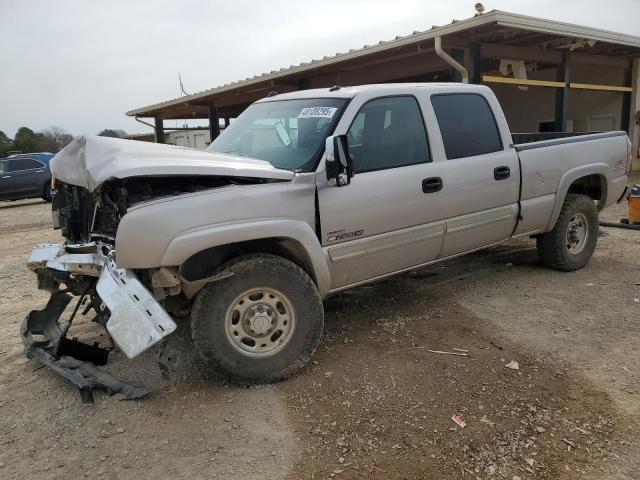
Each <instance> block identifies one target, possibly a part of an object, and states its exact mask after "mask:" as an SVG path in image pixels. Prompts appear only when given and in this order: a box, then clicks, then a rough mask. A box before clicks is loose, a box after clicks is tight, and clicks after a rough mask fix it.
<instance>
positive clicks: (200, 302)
mask: <svg viewBox="0 0 640 480" xmlns="http://www.w3.org/2000/svg"><path fill="white" fill-rule="evenodd" d="M224 271H225V272H229V273H231V274H232V275H231V276H230V277H228V278H227V279H225V280H221V281H219V282H215V283H211V284H209V285H207V286H206V287H204V288H203V289H202V290H201V291H200V292H199V293H198V295H197V297H196V300H195V302H194V306H193V310H192V312H191V333H192V336H193V340H194V346H195V348H196V350H197V351H198V353H199V354H200V355H201V356H202V357H203V358H204V359H205V360H206V361H207V362H208V363H210V364H211V365H212V366H214V367H216V368H219V369H222V370H223V371H225V372H227V373H229V374H231V375H232V376H234V377H237V378H239V379H242V380H249V381H255V382H275V381H279V380H282V379H285V378H287V377H289V376H291V375H292V374H293V373H294V372H295V371H296V370H298V369H299V368H301V367H302V366H303V365H305V364H306V363H307V362H308V361H309V359H310V358H311V355H312V354H313V352H314V351H315V349H316V347H317V346H318V343H319V342H320V337H321V335H322V329H323V325H324V312H323V308H322V300H321V299H320V295H319V293H318V290H317V289H316V287H315V285H314V283H313V281H312V280H311V278H310V277H309V276H308V275H307V274H306V273H305V272H304V270H302V269H301V268H300V267H299V266H298V265H296V264H295V263H293V262H291V261H289V260H287V259H284V258H282V257H278V256H275V255H267V254H264V255H248V256H244V257H239V258H238V259H236V260H234V261H233V262H231V263H230V264H228V265H227V266H226V267H225V268H224Z"/></svg>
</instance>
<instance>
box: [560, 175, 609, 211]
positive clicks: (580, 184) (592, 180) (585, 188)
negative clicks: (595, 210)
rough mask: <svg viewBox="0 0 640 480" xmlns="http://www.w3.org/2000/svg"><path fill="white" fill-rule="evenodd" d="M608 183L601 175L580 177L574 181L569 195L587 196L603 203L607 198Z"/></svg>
mask: <svg viewBox="0 0 640 480" xmlns="http://www.w3.org/2000/svg"><path fill="white" fill-rule="evenodd" d="M605 188H606V181H605V180H604V179H603V178H602V176H601V175H598V174H593V175H586V176H584V177H580V178H578V179H576V180H574V181H573V183H572V184H571V186H569V190H568V191H567V193H578V194H581V195H587V196H588V197H589V198H591V199H592V200H595V201H597V202H598V204H600V203H602V202H603V201H604V199H605V198H606V195H605V194H606V192H605Z"/></svg>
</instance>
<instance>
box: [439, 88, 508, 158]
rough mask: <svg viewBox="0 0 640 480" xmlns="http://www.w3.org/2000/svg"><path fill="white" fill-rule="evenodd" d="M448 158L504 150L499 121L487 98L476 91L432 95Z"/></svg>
mask: <svg viewBox="0 0 640 480" xmlns="http://www.w3.org/2000/svg"><path fill="white" fill-rule="evenodd" d="M431 105H432V106H433V110H434V112H435V114H436V118H437V120H438V125H439V126H440V133H441V134H442V143H443V144H444V150H445V153H446V155H447V159H448V160H453V159H456V158H464V157H473V156H476V155H483V154H486V153H493V152H498V151H501V150H503V148H504V147H503V145H502V140H501V138H500V131H499V130H498V124H497V123H496V119H495V117H494V115H493V111H492V110H491V107H490V106H489V103H488V102H487V100H486V99H485V98H484V97H483V96H482V95H480V94H477V93H452V94H449V93H445V94H436V95H432V96H431Z"/></svg>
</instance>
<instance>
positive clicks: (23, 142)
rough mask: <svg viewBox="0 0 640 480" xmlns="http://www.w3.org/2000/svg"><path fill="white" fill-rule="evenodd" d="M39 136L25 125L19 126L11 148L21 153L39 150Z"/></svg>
mask: <svg viewBox="0 0 640 480" xmlns="http://www.w3.org/2000/svg"><path fill="white" fill-rule="evenodd" d="M39 147H40V136H39V135H38V134H37V133H35V132H34V131H33V130H31V129H30V128H27V127H20V128H19V129H18V132H17V133H16V136H15V138H14V139H13V148H14V149H15V150H18V151H20V152H22V153H29V152H37V151H39V150H40V148H39Z"/></svg>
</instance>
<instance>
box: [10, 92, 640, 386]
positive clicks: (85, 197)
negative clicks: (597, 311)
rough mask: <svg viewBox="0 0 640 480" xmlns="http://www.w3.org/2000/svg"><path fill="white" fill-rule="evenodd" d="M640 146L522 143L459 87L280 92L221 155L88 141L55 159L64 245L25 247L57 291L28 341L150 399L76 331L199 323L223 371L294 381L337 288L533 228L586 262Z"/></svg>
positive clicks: (600, 140)
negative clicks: (90, 321)
mask: <svg viewBox="0 0 640 480" xmlns="http://www.w3.org/2000/svg"><path fill="white" fill-rule="evenodd" d="M630 157H631V151H630V145H629V141H628V139H627V137H626V135H625V133H624V132H608V133H600V134H589V135H580V136H572V137H569V138H560V139H555V140H547V141H541V142H535V143H527V144H521V145H514V144H513V140H512V136H511V134H510V132H509V129H508V127H507V122H506V120H505V117H504V115H503V113H502V110H501V109H500V106H499V104H498V101H497V99H496V98H495V96H494V94H493V93H492V92H491V90H490V89H488V88H486V87H483V86H478V85H459V84H398V85H391V84H389V85H372V86H362V87H348V88H339V87H334V88H331V89H321V90H307V91H301V92H294V93H288V94H282V95H273V96H270V97H268V98H266V99H263V100H260V101H258V102H256V103H254V104H253V105H251V106H250V107H249V108H248V109H247V110H245V112H244V113H242V115H240V117H239V118H238V119H237V120H236V121H234V122H233V123H232V124H231V126H230V127H229V128H227V129H226V130H225V131H224V132H223V133H222V135H220V136H219V137H218V138H217V139H216V140H215V141H214V142H213V143H212V144H211V145H210V146H209V148H208V149H207V151H198V150H192V149H187V148H180V147H173V146H167V145H158V144H150V143H144V142H135V141H130V140H119V139H111V138H102V137H86V138H81V139H79V140H76V141H75V142H73V143H72V144H70V145H69V146H67V147H66V148H65V149H64V150H62V151H61V152H60V153H58V154H57V155H56V157H55V158H54V159H53V160H52V162H51V170H52V174H53V176H54V182H55V183H54V189H53V190H52V191H53V192H54V197H53V203H52V208H53V223H54V227H55V228H59V229H60V230H61V232H62V234H63V236H64V238H65V242H64V244H56V245H40V246H38V247H36V248H35V249H34V250H33V252H32V253H31V255H30V256H29V259H28V267H29V268H30V269H31V270H33V271H34V272H35V273H36V274H37V277H38V287H39V288H41V289H45V290H48V291H49V292H51V298H50V301H49V303H48V304H47V306H46V308H44V309H43V310H36V311H33V312H31V313H30V314H29V315H28V316H27V318H26V319H25V320H24V322H23V324H22V327H21V334H22V338H23V341H24V344H25V347H26V351H27V354H28V355H30V356H36V357H37V358H39V359H40V360H41V361H42V362H44V363H45V364H47V365H48V366H50V367H51V368H53V369H54V370H56V371H57V372H58V373H61V374H63V375H64V376H65V377H67V378H68V379H70V380H71V381H73V382H74V383H75V384H76V385H78V386H79V387H80V389H81V391H88V390H91V389H93V388H106V389H107V390H109V391H112V392H114V391H119V392H122V393H124V394H125V395H127V396H129V397H132V398H134V397H136V396H140V395H141V394H143V393H144V391H143V389H136V388H135V387H131V386H129V385H125V384H123V383H121V382H120V383H119V382H118V381H116V380H115V379H111V378H109V379H107V380H105V379H104V376H103V375H104V372H102V371H100V370H98V369H97V368H95V366H94V365H102V364H104V363H106V360H107V354H108V353H109V348H104V347H100V346H98V345H88V344H84V343H81V342H79V341H78V340H76V339H69V338H67V333H68V329H69V325H70V323H71V321H72V320H73V318H74V317H75V316H76V314H77V312H78V311H79V310H80V307H82V309H83V310H84V313H85V314H86V313H88V312H93V314H94V321H95V322H97V323H98V324H100V325H102V326H104V327H105V328H106V331H107V332H108V333H109V335H110V337H111V338H112V339H113V342H114V344H115V345H116V346H117V347H118V348H119V349H120V350H122V352H124V354H125V355H126V356H127V357H129V358H133V357H136V356H137V355H139V354H140V353H141V352H143V351H145V350H147V349H149V348H150V347H152V346H154V345H157V348H161V346H162V344H163V343H164V342H166V340H165V337H167V336H169V335H171V334H172V332H174V331H175V330H176V328H177V326H178V324H184V325H185V326H187V327H189V328H190V329H191V335H192V338H193V345H194V348H195V349H196V350H197V351H198V353H199V354H200V355H201V356H202V357H203V358H204V359H205V360H207V361H208V362H209V363H210V364H211V365H212V366H213V367H214V368H218V369H221V370H223V371H225V372H227V373H229V374H231V375H233V376H236V377H238V378H241V379H244V380H250V381H259V382H270V381H277V380H281V379H284V378H286V377H288V376H290V375H291V374H292V373H294V372H295V371H296V370H298V369H299V368H300V367H302V366H303V365H304V364H305V363H306V362H307V361H308V360H309V358H310V357H311V355H312V354H313V352H314V350H315V348H316V346H317V345H318V343H319V342H320V338H321V334H322V330H323V305H322V300H323V298H325V297H327V296H328V295H331V294H333V293H336V292H339V291H341V290H344V289H348V288H351V287H354V286H357V285H361V284H364V283H367V282H373V281H376V280H379V279H382V278H385V277H387V276H390V275H394V274H398V273H401V272H405V271H407V270H411V269H415V268H419V267H423V266H425V265H429V264H431V263H434V262H438V261H442V260H446V259H448V258H452V257H455V256H459V255H462V254H464V253H468V252H472V251H475V250H478V249H481V248H484V247H487V246H489V245H494V244H496V243H498V242H502V241H505V240H507V239H510V238H516V237H522V236H530V237H534V238H535V239H536V240H537V245H538V251H539V253H540V257H541V260H542V263H543V264H545V265H547V266H549V267H551V268H555V269H557V270H562V271H570V270H575V269H578V268H581V267H582V266H584V265H585V264H586V263H587V261H588V260H589V258H590V257H591V255H592V253H593V251H594V248H595V246H596V240H597V233H598V211H599V210H601V209H603V208H605V207H606V206H608V205H611V204H612V203H614V202H615V201H616V200H619V199H620V198H621V197H622V196H623V194H624V192H625V190H626V184H627V173H628V170H629V167H630V164H631V162H630ZM74 296H77V297H79V299H78V301H77V304H76V306H75V309H74V311H73V313H72V314H71V319H68V320H66V321H64V322H62V321H61V319H60V317H61V315H62V313H63V311H65V309H66V308H67V306H68V305H69V304H70V301H71V300H72V298H73V297H74Z"/></svg>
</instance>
